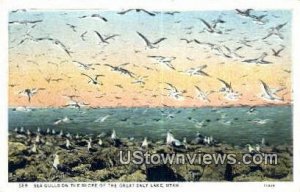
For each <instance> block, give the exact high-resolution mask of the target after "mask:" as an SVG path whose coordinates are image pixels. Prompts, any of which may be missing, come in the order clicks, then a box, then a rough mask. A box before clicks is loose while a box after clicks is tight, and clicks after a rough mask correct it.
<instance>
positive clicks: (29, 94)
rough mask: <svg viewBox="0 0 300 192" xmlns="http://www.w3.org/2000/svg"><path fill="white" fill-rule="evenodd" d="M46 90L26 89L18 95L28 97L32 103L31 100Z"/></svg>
mask: <svg viewBox="0 0 300 192" xmlns="http://www.w3.org/2000/svg"><path fill="white" fill-rule="evenodd" d="M41 90H45V88H32V89H24V90H22V91H19V93H18V94H20V95H23V96H27V97H28V102H29V103H30V102H31V98H32V97H33V96H34V95H36V94H37V93H38V91H41Z"/></svg>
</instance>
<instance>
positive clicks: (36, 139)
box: [35, 134, 41, 143]
mask: <svg viewBox="0 0 300 192" xmlns="http://www.w3.org/2000/svg"><path fill="white" fill-rule="evenodd" d="M40 141H41V140H40V135H39V134H37V135H36V137H35V143H40Z"/></svg>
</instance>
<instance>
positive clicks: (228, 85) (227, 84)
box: [218, 78, 231, 89]
mask: <svg viewBox="0 0 300 192" xmlns="http://www.w3.org/2000/svg"><path fill="white" fill-rule="evenodd" d="M218 80H219V81H221V82H222V83H223V84H224V85H225V86H226V87H227V88H229V89H231V85H230V84H229V83H227V82H226V81H224V80H222V79H220V78H218Z"/></svg>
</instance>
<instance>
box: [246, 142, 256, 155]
mask: <svg viewBox="0 0 300 192" xmlns="http://www.w3.org/2000/svg"><path fill="white" fill-rule="evenodd" d="M246 147H247V149H248V152H249V153H253V152H255V150H254V148H253V147H252V146H251V145H250V144H247V145H246Z"/></svg>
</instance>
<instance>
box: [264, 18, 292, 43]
mask: <svg viewBox="0 0 300 192" xmlns="http://www.w3.org/2000/svg"><path fill="white" fill-rule="evenodd" d="M286 24H287V22H285V23H283V24H279V25H277V26H275V27H271V28H270V29H269V34H268V35H266V36H265V37H263V38H262V39H263V40H265V39H267V38H269V37H271V36H272V35H276V36H277V37H279V38H280V39H283V35H282V33H281V32H280V30H281V29H282V28H283V27H284V26H285V25H286Z"/></svg>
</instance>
